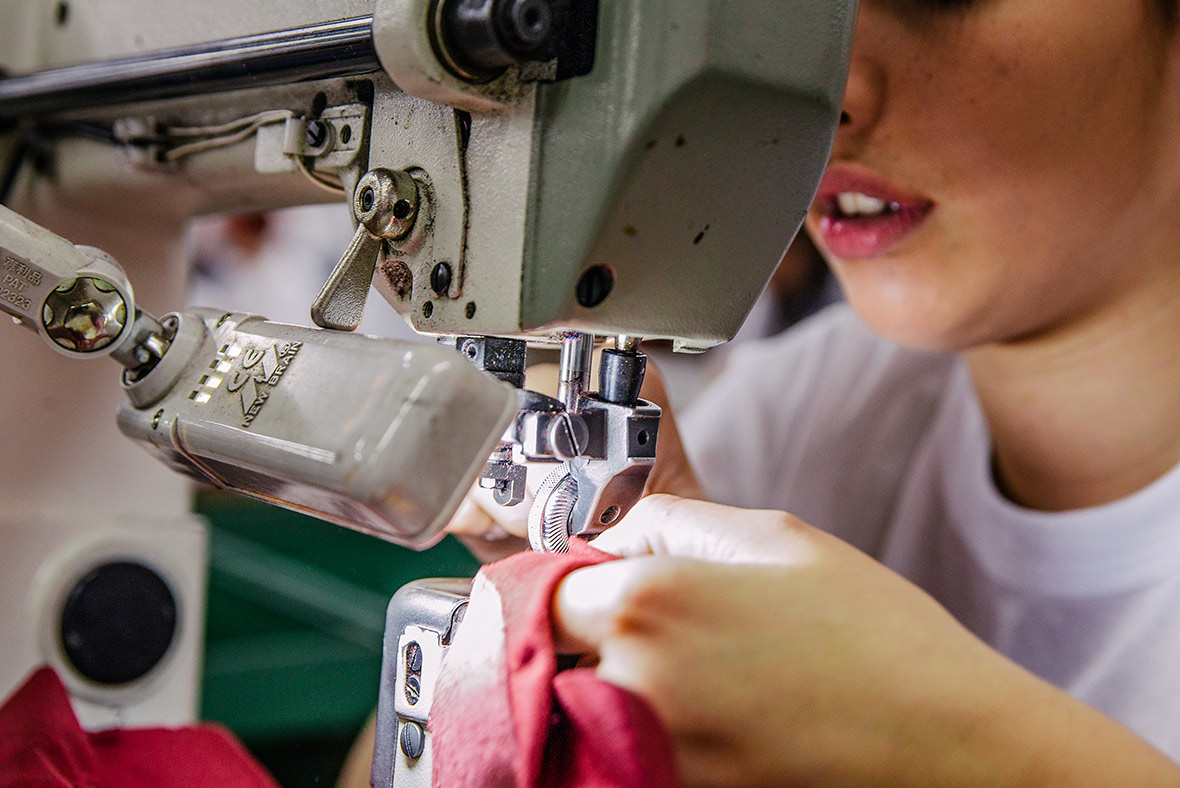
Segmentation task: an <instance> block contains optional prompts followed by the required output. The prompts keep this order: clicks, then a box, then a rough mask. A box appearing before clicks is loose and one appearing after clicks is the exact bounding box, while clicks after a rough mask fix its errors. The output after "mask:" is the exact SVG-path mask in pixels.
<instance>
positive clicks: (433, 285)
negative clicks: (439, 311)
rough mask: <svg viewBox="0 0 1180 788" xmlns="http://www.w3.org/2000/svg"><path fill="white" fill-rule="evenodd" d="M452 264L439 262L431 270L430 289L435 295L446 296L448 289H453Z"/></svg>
mask: <svg viewBox="0 0 1180 788" xmlns="http://www.w3.org/2000/svg"><path fill="white" fill-rule="evenodd" d="M451 279H452V274H451V266H450V265H448V264H447V263H439V264H438V265H436V266H435V267H434V270H433V271H431V272H430V289H431V290H433V291H434V293H435V295H438V296H445V295H446V294H447V291H448V290H450V289H451Z"/></svg>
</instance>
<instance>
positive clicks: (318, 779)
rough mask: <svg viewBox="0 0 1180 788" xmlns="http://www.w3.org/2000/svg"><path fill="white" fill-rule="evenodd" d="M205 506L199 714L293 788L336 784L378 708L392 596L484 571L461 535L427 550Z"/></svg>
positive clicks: (201, 505)
mask: <svg viewBox="0 0 1180 788" xmlns="http://www.w3.org/2000/svg"><path fill="white" fill-rule="evenodd" d="M197 511H198V512H199V513H201V514H202V515H204V516H205V517H206V518H208V520H209V522H210V524H211V529H210V533H211V544H210V569H209V597H208V609H207V613H206V629H205V639H206V640H205V672H204V681H203V687H202V698H201V710H202V716H203V718H205V719H208V720H214V721H217V722H220V723H222V724H224V725H226V726H227V727H229V728H230V729H231V730H233V731H234V732H235V733H237V735H238V736H239V737H240V738H241V739H242V740H243V741H244V742H245V743H246V745H247V746H248V747H250V749H251V750H252V751H253V752H254V753H255V754H256V755H258V756H259V758H260V759H261V760H262V761H263V763H264V764H265V765H267V766H268V767H269V768H270V769H271V771H272V772H273V773H274V774H275V776H276V777H278V778H279V780H280V781H281V782H282V783H283V784H284V785H285V786H289V787H290V788H294V787H295V786H304V785H307V786H311V785H331V784H332V782H333V781H334V779H335V773H336V770H337V769H338V768H339V764H340V762H341V760H342V759H343V757H344V754H345V753H346V752H347V747H348V745H349V744H350V743H351V741H352V738H353V737H354V736H355V734H356V732H357V731H358V730H359V729H360V727H361V725H362V724H363V723H364V721H365V719H366V718H367V717H368V715H369V714H370V713H371V712H372V711H373V709H374V707H375V706H376V703H377V686H378V680H379V677H380V672H381V636H382V631H383V629H384V624H385V607H386V605H387V604H388V602H389V598H390V597H391V596H393V594H394V592H395V591H397V589H398V588H400V587H401V586H402V585H404V584H405V583H408V582H409V581H411V580H415V579H418V578H422V577H470V576H471V575H473V574H474V573H475V571H476V570H477V569H478V568H479V564H478V562H476V561H475V560H474V559H473V558H472V557H471V555H470V554H469V553H468V552H467V551H466V549H464V548H463V546H462V545H460V544H459V543H458V542H456V541H454V540H452V539H447V540H445V541H443V542H442V543H441V544H439V545H438V546H437V547H434V548H432V549H430V550H427V551H424V552H421V553H418V552H414V551H411V550H406V549H404V548H400V547H397V546H395V545H391V544H387V543H385V542H381V541H379V540H377V539H374V538H372V537H369V536H365V535H363V534H359V533H355V532H352V531H349V530H347V529H344V528H340V527H337V526H334V525H330V524H328V523H324V522H321V521H319V520H315V519H312V518H309V517H305V516H303V515H299V514H295V513H293V512H288V511H284V510H281V509H276V508H274V507H271V506H266V505H264V504H260V503H256V502H253V501H249V500H246V499H242V498H238V497H235V496H226V495H223V494H219V493H202V494H200V495H199V496H198V498H197Z"/></svg>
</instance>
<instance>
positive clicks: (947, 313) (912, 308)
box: [844, 285, 986, 353]
mask: <svg viewBox="0 0 1180 788" xmlns="http://www.w3.org/2000/svg"><path fill="white" fill-rule="evenodd" d="M844 292H845V295H846V297H847V299H848V302H849V304H850V305H851V306H852V309H853V310H854V311H855V312H856V313H857V315H859V316H860V319H861V320H863V321H864V323H865V325H867V326H868V327H869V329H870V330H871V331H872V332H873V333H874V334H877V335H878V336H880V337H883V338H885V339H888V340H890V341H891V342H896V343H897V344H899V345H902V346H903V347H908V348H911V349H913V350H921V351H927V352H939V353H945V352H951V351H960V350H966V349H967V348H970V347H972V346H974V345H978V344H981V343H982V342H984V341H986V340H985V339H984V338H981V337H980V336H978V334H979V326H980V323H979V321H978V320H976V319H974V318H973V317H972V316H970V314H973V312H974V310H970V309H957V308H956V305H955V304H954V300H953V299H946V298H937V297H917V296H913V295H907V294H901V295H900V296H899V295H898V294H891V296H892V297H882V294H880V293H878V292H870V293H865V292H863V291H862V290H860V289H858V288H856V287H848V286H847V285H846V286H845V289H844Z"/></svg>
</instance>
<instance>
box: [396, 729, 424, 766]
mask: <svg viewBox="0 0 1180 788" xmlns="http://www.w3.org/2000/svg"><path fill="white" fill-rule="evenodd" d="M399 738H400V740H401V748H402V752H403V753H405V756H406V757H407V758H420V757H421V756H422V752H423V751H424V750H425V749H426V733H425V731H423V730H422V726H421V725H419V724H418V723H416V722H410V721H407V722H406V723H405V724H404V725H402V733H401V736H400V737H399Z"/></svg>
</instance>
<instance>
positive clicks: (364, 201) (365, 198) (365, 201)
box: [361, 186, 377, 213]
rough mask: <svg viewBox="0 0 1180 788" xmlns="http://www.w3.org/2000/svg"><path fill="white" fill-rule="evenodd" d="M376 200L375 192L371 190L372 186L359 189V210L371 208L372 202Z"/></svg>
mask: <svg viewBox="0 0 1180 788" xmlns="http://www.w3.org/2000/svg"><path fill="white" fill-rule="evenodd" d="M376 201H377V193H376V192H374V191H373V187H372V186H366V187H365V188H364V189H363V190H361V210H362V211H364V212H365V213H368V212H369V211H371V210H373V203H374V202H376Z"/></svg>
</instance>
